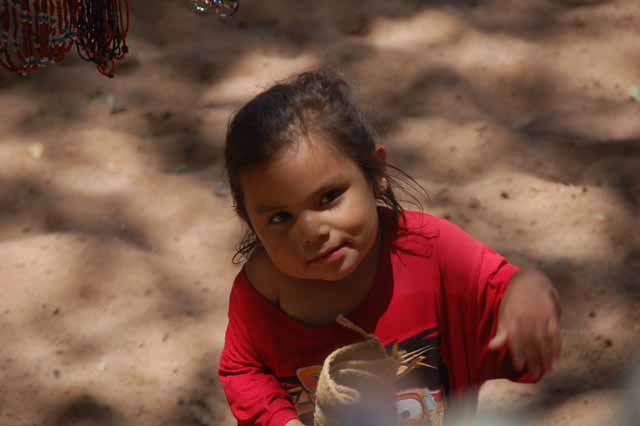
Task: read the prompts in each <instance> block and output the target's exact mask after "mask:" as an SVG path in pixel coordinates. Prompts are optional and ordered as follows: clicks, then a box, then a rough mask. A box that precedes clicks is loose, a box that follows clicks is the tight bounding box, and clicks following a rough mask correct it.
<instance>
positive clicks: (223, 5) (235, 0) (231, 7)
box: [191, 0, 240, 18]
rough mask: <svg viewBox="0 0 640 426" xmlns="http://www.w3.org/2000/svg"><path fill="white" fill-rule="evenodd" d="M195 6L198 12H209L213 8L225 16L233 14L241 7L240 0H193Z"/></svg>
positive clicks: (219, 14)
mask: <svg viewBox="0 0 640 426" xmlns="http://www.w3.org/2000/svg"><path fill="white" fill-rule="evenodd" d="M191 2H192V3H193V8H194V9H195V11H196V12H198V13H202V14H204V13H208V12H209V11H210V10H213V11H214V12H215V13H216V14H218V16H222V17H223V18H226V17H229V16H232V15H233V14H234V13H236V12H237V11H238V9H239V8H240V0H191Z"/></svg>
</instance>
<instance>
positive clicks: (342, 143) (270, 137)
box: [225, 71, 419, 262]
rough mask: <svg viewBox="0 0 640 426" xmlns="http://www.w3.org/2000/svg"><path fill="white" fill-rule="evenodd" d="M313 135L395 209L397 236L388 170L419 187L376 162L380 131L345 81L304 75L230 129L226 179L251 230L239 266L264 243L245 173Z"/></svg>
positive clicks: (268, 95)
mask: <svg viewBox="0 0 640 426" xmlns="http://www.w3.org/2000/svg"><path fill="white" fill-rule="evenodd" d="M311 133H316V134H319V135H323V136H326V137H327V140H328V141H330V143H332V144H333V146H334V148H336V149H338V150H339V151H340V152H341V153H343V154H344V155H346V156H347V157H348V158H350V159H351V160H353V162H354V163H356V164H357V165H358V166H359V167H360V170H362V173H363V174H364V176H365V177H366V179H367V181H369V182H370V183H371V184H373V185H374V188H375V194H376V197H377V199H378V202H379V204H381V205H383V206H386V207H388V208H389V209H390V210H391V213H392V214H391V227H392V232H393V233H396V232H397V229H398V223H399V221H400V217H401V216H402V212H403V209H402V206H401V205H400V203H399V202H398V200H397V199H396V196H395V194H394V192H393V188H394V187H397V186H398V183H397V181H396V180H395V179H393V178H392V177H391V176H389V175H388V174H387V168H391V169H392V170H395V171H397V172H400V174H401V175H402V176H403V177H404V178H408V179H409V180H410V181H411V182H413V183H415V184H417V182H415V180H414V179H413V178H411V177H410V176H409V175H407V174H406V173H404V172H402V170H400V169H398V168H396V167H394V166H391V165H389V164H382V163H381V162H380V161H379V160H378V159H377V157H376V154H375V149H376V146H375V145H376V135H375V132H374V131H373V130H372V128H371V127H370V126H369V124H368V122H367V121H366V119H365V118H364V116H363V115H362V113H361V112H360V111H359V110H358V109H357V108H356V106H355V102H354V101H353V99H352V95H351V90H350V88H349V86H348V84H347V83H346V82H345V81H344V80H343V79H342V78H340V77H339V76H337V75H336V74H335V73H333V72H330V71H315V72H305V73H302V74H299V75H297V76H294V77H292V78H291V79H289V80H287V81H285V82H282V83H278V84H276V85H274V86H272V87H271V88H269V89H267V90H266V91H264V92H262V93H260V94H259V95H257V96H256V97H255V98H253V99H252V100H251V101H249V102H248V103H247V104H246V105H245V106H243V107H242V108H241V109H240V110H239V111H238V112H237V113H236V114H235V115H234V116H233V117H232V119H231V122H230V124H229V127H228V129H227V136H226V146H225V161H226V172H227V178H228V180H229V185H230V187H231V194H232V196H233V201H234V207H235V210H236V212H237V214H238V215H239V216H240V217H241V218H242V219H243V220H244V221H245V222H246V224H247V225H248V226H249V230H248V231H247V233H246V234H245V236H244V238H243V239H242V241H241V242H240V244H239V245H238V248H237V251H236V254H235V256H234V258H233V259H234V262H237V261H238V258H239V257H240V258H241V259H243V260H246V259H247V258H248V256H249V255H250V254H251V251H252V250H253V249H254V248H255V247H256V246H258V245H259V244H260V242H259V241H258V238H257V237H256V235H255V233H254V232H253V230H252V226H251V222H250V220H249V216H248V214H247V211H246V207H245V203H244V197H243V191H242V188H241V186H240V176H241V174H242V172H243V171H245V170H247V169H249V168H252V167H255V166H257V165H260V164H264V163H266V162H268V161H270V160H272V159H273V158H274V157H275V156H276V155H278V154H279V153H280V152H281V151H282V150H283V149H284V148H285V147H288V146H292V145H295V144H296V143H299V142H300V141H301V140H302V139H301V138H303V137H305V136H306V135H309V134H311ZM382 177H385V178H386V179H387V182H388V185H387V186H386V188H385V189H383V188H380V187H379V182H380V178H382ZM418 186H419V185H418ZM414 198H415V197H414Z"/></svg>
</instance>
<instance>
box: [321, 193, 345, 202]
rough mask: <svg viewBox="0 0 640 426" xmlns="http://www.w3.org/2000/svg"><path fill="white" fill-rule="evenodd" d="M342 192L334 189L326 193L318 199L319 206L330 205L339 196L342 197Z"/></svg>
mask: <svg viewBox="0 0 640 426" xmlns="http://www.w3.org/2000/svg"><path fill="white" fill-rule="evenodd" d="M342 192H343V191H342V190H341V189H334V190H332V191H329V192H327V193H326V194H324V195H323V196H322V198H321V199H320V204H322V205H326V204H330V203H331V202H333V201H335V200H336V199H337V198H338V197H339V196H340V195H342Z"/></svg>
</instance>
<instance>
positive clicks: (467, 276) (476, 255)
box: [438, 221, 532, 389]
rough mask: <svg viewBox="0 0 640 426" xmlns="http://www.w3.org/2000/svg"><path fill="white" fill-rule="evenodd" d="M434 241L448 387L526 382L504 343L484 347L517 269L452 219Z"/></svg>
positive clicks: (492, 332)
mask: <svg viewBox="0 0 640 426" xmlns="http://www.w3.org/2000/svg"><path fill="white" fill-rule="evenodd" d="M438 240H439V241H438V252H439V263H440V265H441V271H442V273H441V276H442V282H441V285H442V291H441V294H442V299H443V300H442V304H441V309H442V312H441V317H442V318H443V319H444V324H443V325H444V327H443V340H444V342H443V343H444V345H443V349H442V352H443V356H444V359H445V362H448V364H450V365H449V366H448V367H449V368H450V370H452V371H450V376H451V379H452V380H453V381H454V383H452V385H453V386H452V387H453V388H458V389H463V388H465V387H467V386H469V385H471V386H480V385H481V384H482V383H483V382H485V381H486V380H489V379H496V378H507V379H510V380H513V381H519V382H531V381H532V380H531V378H530V377H529V375H528V374H527V372H526V371H521V372H519V371H516V369H515V368H514V367H513V364H512V361H511V355H510V352H509V350H508V348H507V347H504V348H502V349H500V350H496V351H491V350H489V348H488V345H489V342H490V341H491V339H492V338H493V337H494V336H495V334H496V331H497V325H498V313H499V309H500V302H501V301H502V298H503V296H504V293H505V291H506V289H507V287H508V285H509V282H510V281H511V279H512V278H513V277H514V276H515V274H516V273H517V272H518V268H517V267H516V266H514V265H512V264H510V263H509V262H507V260H506V259H505V258H504V257H503V256H501V255H500V254H499V253H497V252H495V251H494V250H492V249H491V248H489V247H487V246H485V245H483V244H482V243H480V242H478V241H477V240H475V239H474V238H472V237H471V236H470V235H469V234H467V233H466V232H464V231H463V230H462V229H460V228H459V227H458V226H456V225H454V224H452V223H449V222H446V221H443V222H442V224H441V228H440V238H439V239H438ZM456 382H457V383H456ZM456 385H457V386H456Z"/></svg>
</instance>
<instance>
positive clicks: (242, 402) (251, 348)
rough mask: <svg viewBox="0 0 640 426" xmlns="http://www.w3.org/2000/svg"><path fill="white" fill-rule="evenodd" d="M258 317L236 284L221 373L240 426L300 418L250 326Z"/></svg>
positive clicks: (280, 425) (277, 424)
mask: <svg viewBox="0 0 640 426" xmlns="http://www.w3.org/2000/svg"><path fill="white" fill-rule="evenodd" d="M252 321H255V319H254V318H251V310H250V308H247V306H243V303H242V300H241V297H240V296H239V295H238V291H236V289H235V286H234V290H232V293H231V298H230V302H229V324H228V326H227V330H226V334H225V344H224V348H223V350H222V355H221V358H220V367H219V370H218V375H219V378H220V382H221V383H222V387H223V389H224V393H225V395H226V397H227V401H228V402H229V406H230V408H231V412H232V413H233V415H234V416H235V418H236V419H237V421H238V425H239V426H284V425H285V424H286V423H287V422H288V421H290V420H292V419H295V418H297V414H296V411H295V408H294V406H293V403H292V401H291V398H290V396H289V394H288V393H287V392H286V391H285V390H284V389H283V388H282V386H281V385H280V383H279V382H278V380H277V379H276V377H275V376H274V375H273V374H272V373H271V372H269V370H268V368H267V367H266V366H265V365H264V364H263V362H261V360H260V357H259V356H258V353H257V351H256V348H255V345H254V344H252V341H251V337H252V336H251V335H250V334H249V327H251V323H252Z"/></svg>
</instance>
